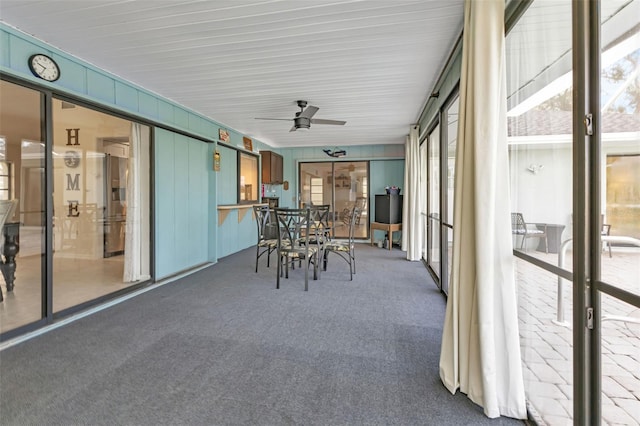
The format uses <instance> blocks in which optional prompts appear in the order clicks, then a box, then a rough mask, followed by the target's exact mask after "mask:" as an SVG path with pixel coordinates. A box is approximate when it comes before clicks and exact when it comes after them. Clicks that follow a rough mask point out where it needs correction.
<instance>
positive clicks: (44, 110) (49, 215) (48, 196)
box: [0, 74, 201, 342]
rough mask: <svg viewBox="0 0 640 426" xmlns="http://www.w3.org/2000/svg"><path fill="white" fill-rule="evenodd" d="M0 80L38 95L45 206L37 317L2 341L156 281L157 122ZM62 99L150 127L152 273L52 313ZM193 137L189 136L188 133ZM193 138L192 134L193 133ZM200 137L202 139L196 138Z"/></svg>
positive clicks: (34, 86) (12, 79)
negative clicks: (57, 109)
mask: <svg viewBox="0 0 640 426" xmlns="http://www.w3.org/2000/svg"><path fill="white" fill-rule="evenodd" d="M0 80H3V81H6V82H9V83H12V84H16V85H18V86H22V87H25V88H27V89H30V90H34V91H35V92H37V93H39V94H40V98H41V101H40V114H41V124H40V127H41V130H40V132H41V137H42V142H43V143H44V144H45V148H44V169H45V170H44V182H43V188H44V191H43V194H42V197H43V199H42V205H43V209H44V223H43V226H44V228H45V229H44V241H43V244H44V250H45V251H44V252H43V253H42V255H41V263H40V265H41V270H42V276H41V292H40V294H41V297H40V301H41V303H40V319H38V320H35V321H33V322H30V323H28V324H25V325H22V326H19V327H16V328H14V329H11V330H8V331H6V332H4V333H2V334H0V342H4V341H7V340H10V339H13V338H17V337H20V336H23V335H25V334H26V333H29V332H32V331H36V330H38V329H41V328H42V327H44V326H47V325H50V324H53V323H54V322H56V321H57V320H60V319H62V318H66V317H68V316H70V315H73V314H75V313H78V312H81V311H83V310H86V309H87V308H90V307H93V306H98V305H101V304H103V303H105V302H107V301H109V300H113V299H115V298H117V297H120V296H123V295H125V294H129V293H132V292H134V291H136V290H139V289H140V288H143V287H145V286H147V285H148V284H149V283H154V282H155V276H154V271H155V251H154V247H155V222H154V218H155V214H154V206H155V194H154V192H153V188H154V185H155V184H154V161H153V158H154V143H153V141H154V133H155V130H154V129H155V127H156V126H157V124H156V123H153V122H151V121H148V120H145V119H143V118H140V117H137V116H132V115H127V114H123V113H121V112H118V111H115V110H112V109H109V108H105V107H103V106H100V105H97V104H94V103H92V102H90V101H87V100H84V99H80V98H77V97H74V96H70V95H67V94H64V93H61V92H55V91H53V90H50V89H48V88H45V87H42V86H40V85H37V84H34V83H32V82H29V81H25V80H22V79H20V78H17V77H14V76H10V75H6V74H2V75H0ZM54 99H56V100H61V101H66V102H70V103H73V104H76V105H79V106H82V107H85V108H88V109H91V110H93V111H97V112H100V113H103V114H108V115H111V116H114V117H118V118H121V119H124V120H129V121H132V122H137V123H140V124H142V125H145V126H149V138H150V147H149V148H150V150H149V159H150V165H149V167H150V170H149V173H150V176H149V188H146V189H145V190H147V191H149V192H150V193H149V197H150V199H149V202H150V209H151V211H150V212H149V213H150V218H149V221H150V223H149V226H150V235H149V250H150V252H149V270H150V272H151V278H150V279H149V280H146V281H143V282H140V283H135V284H132V285H131V286H129V287H128V288H125V289H120V290H117V291H115V292H112V293H109V294H106V295H103V296H99V297H97V298H95V299H92V300H89V301H86V302H83V303H80V304H77V305H74V306H71V307H69V308H65V309H63V310H61V311H59V312H54V308H53V296H54V294H53V250H54V233H53V226H54V219H53V218H54V199H53V193H54V164H53V152H54V141H53V135H54V131H53V101H54ZM189 136H192V135H189ZM194 137H195V136H194ZM199 139H201V138H199Z"/></svg>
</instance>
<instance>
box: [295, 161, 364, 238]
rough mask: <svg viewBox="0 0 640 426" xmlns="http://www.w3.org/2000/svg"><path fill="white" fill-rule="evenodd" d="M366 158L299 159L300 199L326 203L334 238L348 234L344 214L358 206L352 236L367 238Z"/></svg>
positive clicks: (310, 203) (305, 204)
mask: <svg viewBox="0 0 640 426" xmlns="http://www.w3.org/2000/svg"><path fill="white" fill-rule="evenodd" d="M367 166H368V163H367V162H366V161H336V162H331V161H323V162H315V163H300V197H301V198H300V202H301V207H304V206H307V205H320V204H329V205H330V206H331V208H330V211H331V214H330V222H331V224H332V226H333V227H334V236H335V237H336V238H347V237H348V236H349V233H348V229H347V227H345V226H343V221H342V219H343V218H344V217H345V215H346V214H347V213H348V212H349V211H350V210H351V209H353V207H354V206H358V207H359V208H360V209H361V212H362V213H361V214H360V215H359V216H358V217H357V218H356V223H355V229H354V235H355V238H366V237H367V234H368V229H369V214H368V209H369V206H368V200H369V175H368V167H367Z"/></svg>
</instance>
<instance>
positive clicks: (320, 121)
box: [311, 118, 347, 126]
mask: <svg viewBox="0 0 640 426" xmlns="http://www.w3.org/2000/svg"><path fill="white" fill-rule="evenodd" d="M311 123H312V124H335V125H337V126H344V125H345V124H346V123H347V122H346V121H342V120H324V119H322V118H312V119H311Z"/></svg>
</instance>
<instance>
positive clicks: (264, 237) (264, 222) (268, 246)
mask: <svg viewBox="0 0 640 426" xmlns="http://www.w3.org/2000/svg"><path fill="white" fill-rule="evenodd" d="M253 212H254V213H255V216H256V225H257V226H258V242H257V243H256V273H257V272H258V260H259V259H260V257H261V256H262V255H263V254H265V253H266V255H267V268H268V267H269V266H270V265H269V263H270V260H271V253H273V252H274V251H275V250H276V249H277V247H278V235H277V231H276V224H275V223H273V222H272V220H271V219H272V213H273V211H272V210H271V209H269V206H265V205H262V206H261V205H255V206H253Z"/></svg>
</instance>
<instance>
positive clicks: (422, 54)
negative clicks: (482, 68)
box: [0, 0, 463, 147]
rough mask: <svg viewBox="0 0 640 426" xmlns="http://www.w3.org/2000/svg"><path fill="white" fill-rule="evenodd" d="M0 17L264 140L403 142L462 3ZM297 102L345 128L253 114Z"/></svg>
mask: <svg viewBox="0 0 640 426" xmlns="http://www.w3.org/2000/svg"><path fill="white" fill-rule="evenodd" d="M0 19H2V20H3V21H4V22H5V23H7V24H9V25H11V26H13V27H16V28H18V29H20V30H22V31H24V32H26V33H28V34H31V35H33V36H35V37H36V38H39V39H41V40H43V41H45V42H47V43H49V44H51V45H53V46H55V47H58V48H60V49H62V50H64V51H66V52H68V53H70V54H72V55H75V56H76V57H78V58H81V59H83V60H85V61H88V62H90V63H92V64H94V65H96V66H98V67H100V68H102V69H104V70H107V71H109V72H111V73H113V74H116V75H118V76H120V77H122V78H124V79H126V80H129V81H131V82H134V83H136V84H138V85H140V86H142V87H144V88H146V89H148V90H151V91H153V92H156V93H158V94H160V95H162V96H164V97H166V98H169V99H172V100H173V101H175V102H177V103H179V104H182V105H184V106H186V107H188V108H190V109H192V110H195V111H197V112H199V113H201V114H203V115H205V116H208V117H211V118H212V119H213V120H215V121H217V122H218V123H220V124H222V125H224V126H228V127H230V128H233V129H236V130H238V131H239V132H241V133H243V134H245V135H247V136H249V137H252V138H255V139H258V140H261V141H263V142H266V143H268V144H270V145H272V146H276V147H292V146H330V147H334V146H343V145H363V144H399V143H404V141H405V135H406V134H408V132H409V126H410V125H411V124H412V123H414V122H415V121H416V120H417V117H418V115H419V113H420V111H421V109H422V107H423V105H424V103H425V102H426V99H427V95H428V93H429V92H430V90H431V89H432V88H433V86H434V84H435V80H436V78H437V76H438V74H439V73H440V70H441V69H442V68H443V66H444V64H445V61H446V58H447V56H448V54H449V52H450V51H451V49H452V47H453V45H454V44H455V41H456V39H457V38H458V36H459V34H460V32H461V29H462V22H463V0H431V1H425V0H416V1H405V0H364V1H363V0H269V1H259V0H202V1H187V0H90V1H88V0H85V1H81V0H56V1H51V0H43V1H33V0H0ZM63 72H64V70H63ZM298 99H303V100H307V101H308V102H309V104H310V105H315V106H317V107H319V108H320V110H319V111H318V113H317V114H316V115H315V117H314V118H319V119H335V120H345V121H346V122H347V124H346V125H345V126H332V125H319V124H316V125H312V126H311V129H310V130H309V131H308V132H301V131H297V132H292V133H290V132H289V129H290V128H291V127H292V125H293V122H286V121H260V120H255V119H254V118H255V117H275V118H292V117H293V116H294V114H295V112H297V111H299V108H298V107H297V106H296V103H295V101H296V100H298Z"/></svg>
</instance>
